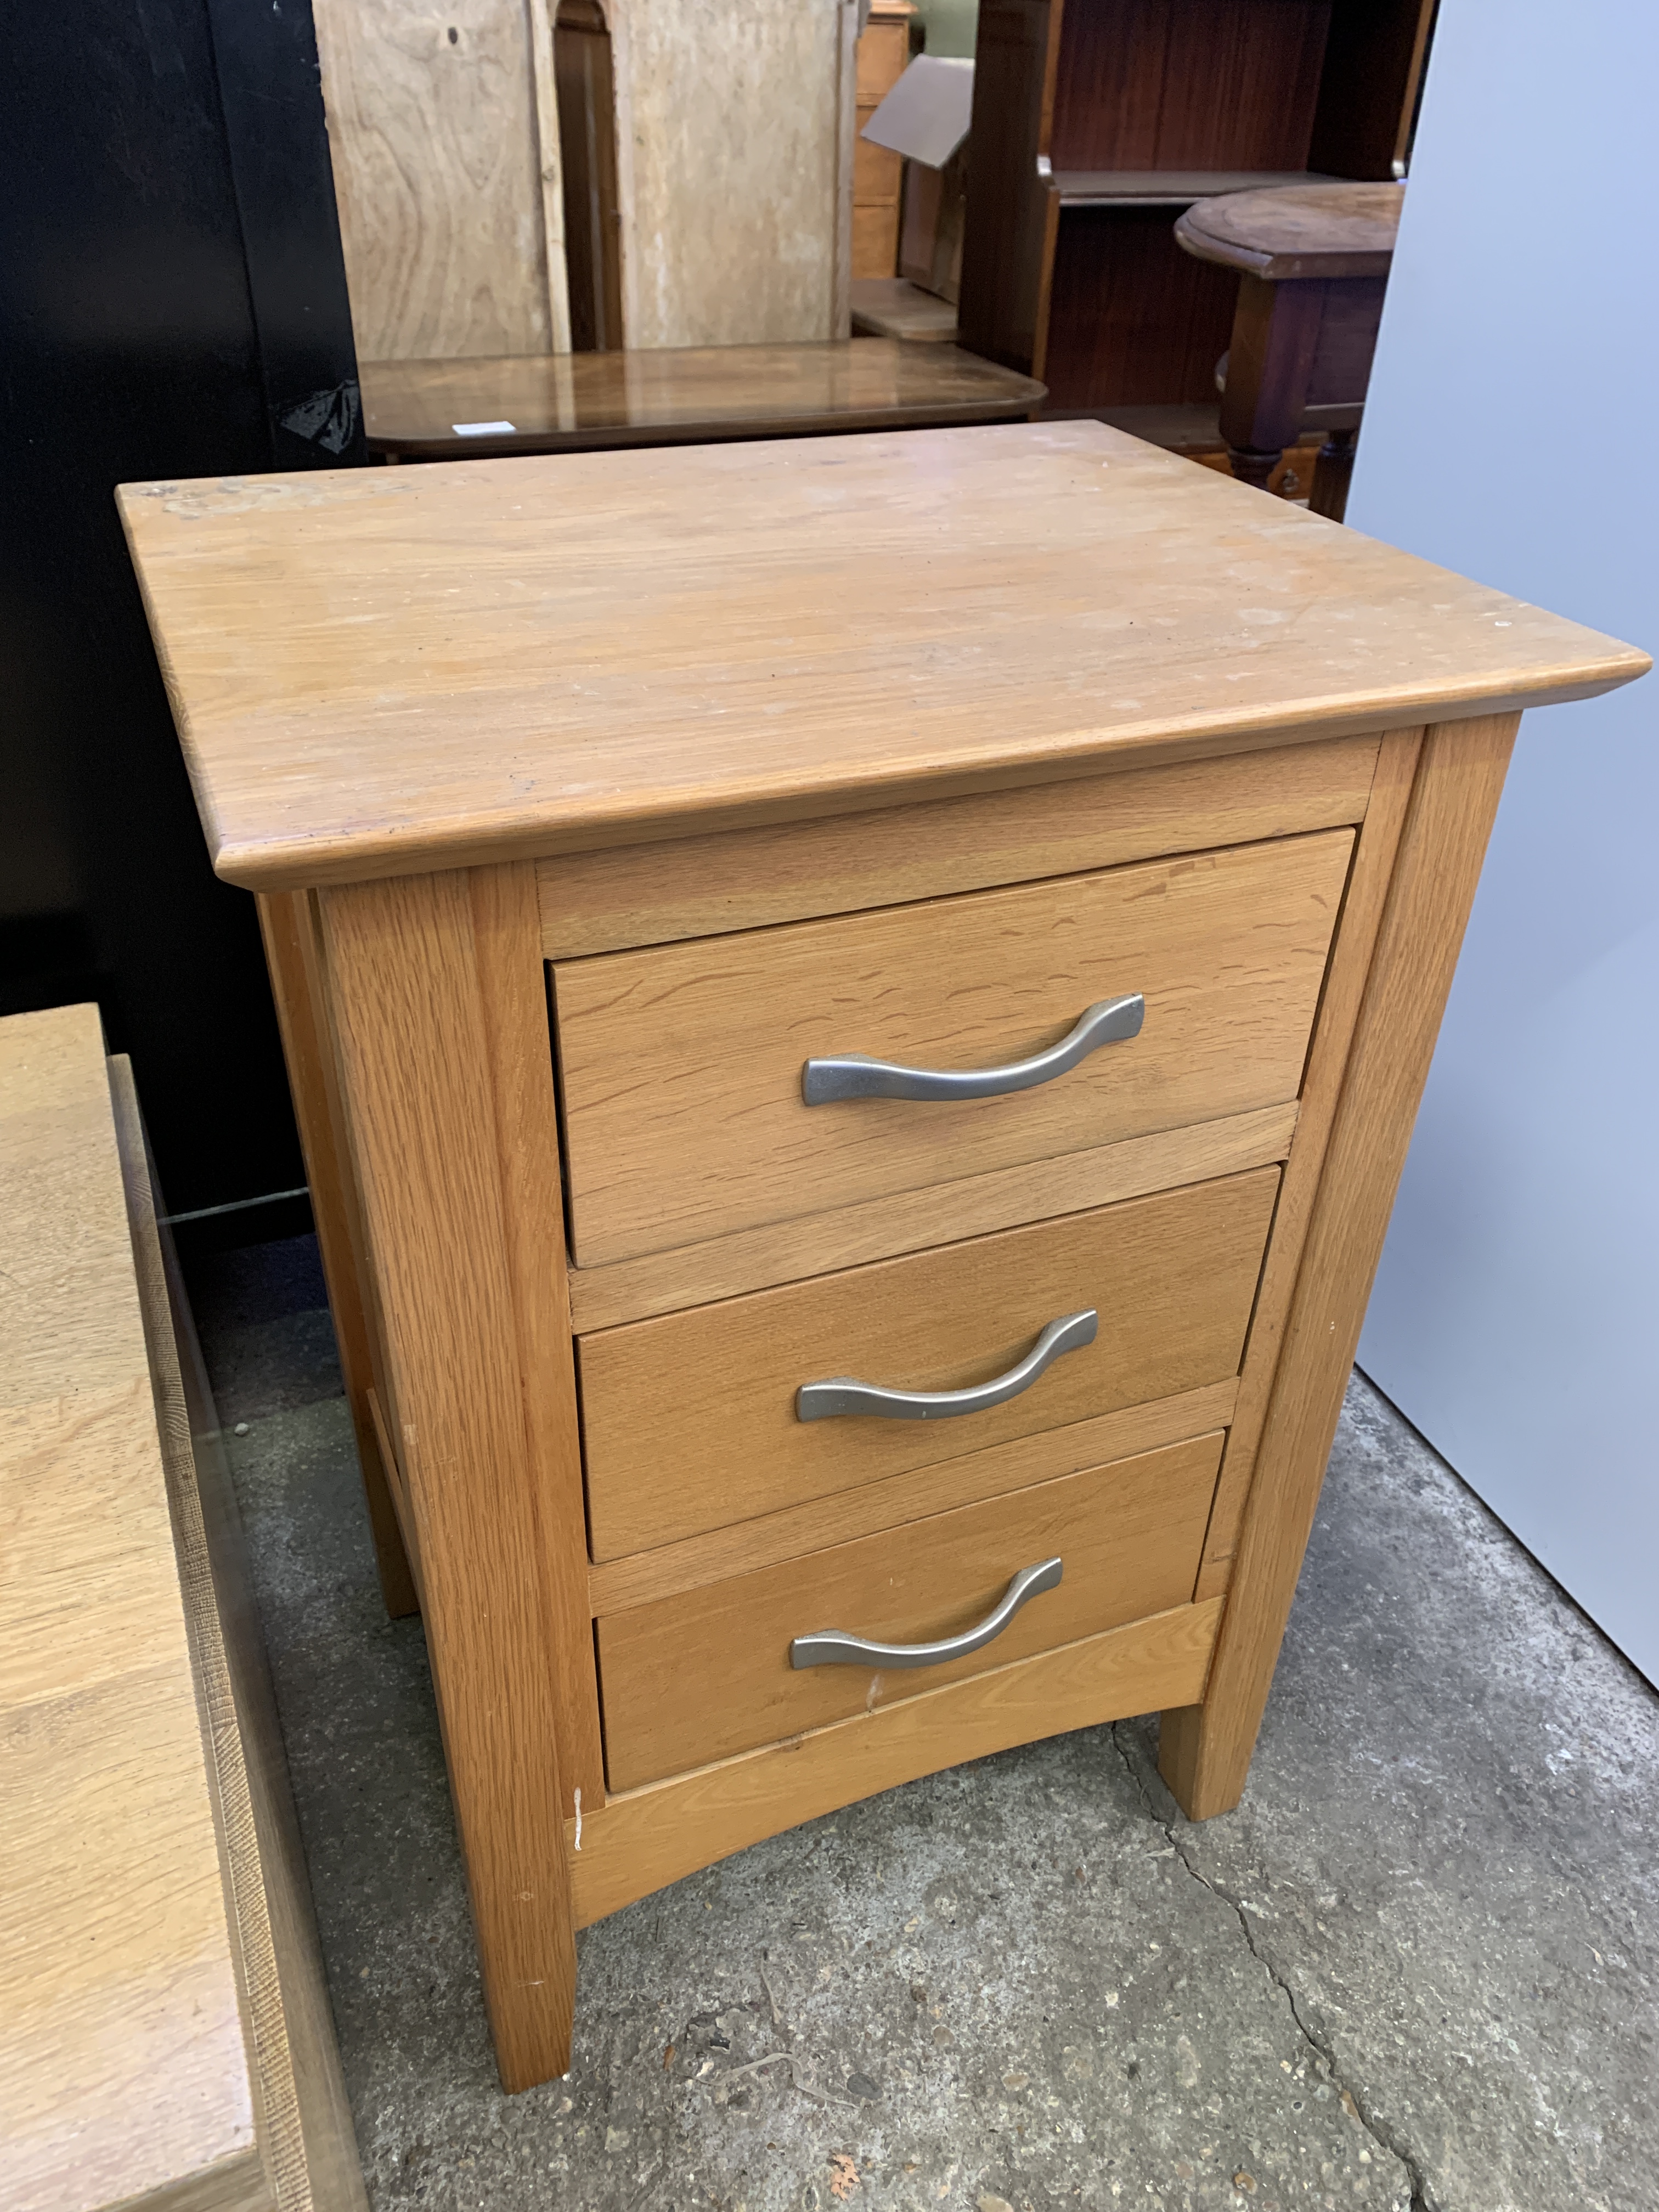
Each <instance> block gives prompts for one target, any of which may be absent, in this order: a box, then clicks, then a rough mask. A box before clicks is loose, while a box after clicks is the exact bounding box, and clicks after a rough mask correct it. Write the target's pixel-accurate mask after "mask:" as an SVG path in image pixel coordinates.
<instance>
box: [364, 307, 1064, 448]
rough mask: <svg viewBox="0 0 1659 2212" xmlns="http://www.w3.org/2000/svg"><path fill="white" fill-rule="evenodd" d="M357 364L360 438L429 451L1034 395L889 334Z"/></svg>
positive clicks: (952, 413) (1027, 386) (1018, 383)
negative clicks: (827, 341) (812, 341)
mask: <svg viewBox="0 0 1659 2212" xmlns="http://www.w3.org/2000/svg"><path fill="white" fill-rule="evenodd" d="M943 304H944V303H943V302H942V301H941V302H939V305H941V306H943ZM948 312H949V313H950V314H951V323H952V325H954V323H955V313H954V311H953V310H952V311H948ZM358 374H359V377H360V380H361V382H362V394H363V428H364V433H365V435H366V436H367V437H368V443H369V447H370V450H371V451H373V452H379V453H392V454H396V455H398V456H399V457H400V458H406V459H428V460H430V459H454V458H455V457H457V456H459V455H462V454H475V453H566V452H576V451H580V450H582V449H583V448H592V447H616V446H665V445H676V444H678V445H701V444H702V443H704V442H706V441H709V440H714V439H722V438H775V437H780V436H784V437H787V436H793V435H799V434H801V433H806V432H817V431H823V430H885V429H902V428H913V427H915V426H919V425H923V424H929V425H931V424H941V423H951V422H1006V421H1011V420H1015V419H1018V417H1019V416H1026V415H1030V413H1031V411H1032V410H1033V409H1034V408H1036V406H1038V405H1039V404H1041V402H1042V398H1043V387H1042V385H1040V384H1038V383H1037V382H1036V380H1034V379H1033V378H1031V377H1029V376H1021V375H1019V374H1018V373H1017V372H1016V371H1015V370H1013V369H1011V368H998V366H997V364H996V363H995V362H989V361H981V359H980V357H979V356H978V355H977V354H971V353H963V352H962V351H961V350H960V349H959V348H957V347H956V346H952V345H932V346H929V347H928V348H927V350H926V352H925V353H921V354H919V353H918V352H917V351H916V350H915V348H914V347H912V346H908V345H903V344H901V343H899V342H898V341H897V340H896V338H891V337H859V338H852V339H849V340H848V341H846V342H845V343H841V344H832V345H759V346H687V347H671V348H665V349H662V350H660V351H654V352H638V353H567V354H544V355H525V356H516V357H513V358H511V359H504V360H499V361H369V362H363V363H362V366H361V368H360V369H359V371H358ZM458 426H459V427H458Z"/></svg>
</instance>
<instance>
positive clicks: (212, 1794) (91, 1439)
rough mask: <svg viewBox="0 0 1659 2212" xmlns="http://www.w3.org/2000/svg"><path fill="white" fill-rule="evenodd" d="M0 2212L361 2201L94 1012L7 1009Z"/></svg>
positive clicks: (142, 1194) (182, 1343)
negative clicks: (6, 2211)
mask: <svg viewBox="0 0 1659 2212" xmlns="http://www.w3.org/2000/svg"><path fill="white" fill-rule="evenodd" d="M192 1443H193V1444H194V1447H195V1449H194V1452H192ZM0 1526H3V1528H4V1536H3V1540H0V1741H3V1744H4V1746H5V1759H4V1790H3V1794H0V2201H3V2203H5V2204H7V2205H8V2206H17V2207H30V2208H35V2207H38V2208H42V2212H45V2208H50V2212H113V2208H115V2207H117V2206H125V2207H128V2208H131V2207H133V2206H137V2205H142V2206H143V2208H144V2212H365V2207H366V2204H367V2201H368V2200H367V2197H366V2194H365V2191H364V2188H363V2183H362V2172H361V2171H360V2169H359V2166H358V2164H357V2154H356V2145H355V2143H354V2142H353V2140H352V2131H351V2115H350V2112H349V2107H348V2106H347V2103H346V2098H345V2087H344V2083H343V2081H342V2079H341V2075H340V2065H339V2059H338V2057H337V2053H336V2051H335V2046H334V2030H333V2025H332V2022H331V2019H330V2016H329V2008H328V1996H327V1991H326V1990H325V1986H324V1981H323V1968H322V1960H321V1958H320V1956H319V1953H318V1949H317V1939H316V1933H315V1929H314V1928H313V1925H312V1921H311V1898H310V1893H309V1890H308V1888H307V1883H306V1873H305V1860H304V1857H303V1854H302V1852H301V1845H300V1837H299V1832H298V1829H297V1827H296V1826H295V1820H294V1811H293V1806H292V1803H291V1802H290V1800H289V1786H288V1772H287V1767H286V1763H285V1761H284V1759H283V1744H282V1735H281V1732H280V1729H279V1728H278V1725H277V1720H276V1707H275V1705H273V1704H272V1702H271V1699H270V1683H269V1680H268V1679H267V1676H266V1674H265V1662H264V1646H263V1643H262V1640H261V1638H260V1633H259V1625H258V1619H257V1617H256V1615H255V1613H254V1612H253V1606H252V1592H251V1590H250V1589H249V1588H248V1585H247V1583H246V1573H245V1565H244V1562H243V1559H242V1557H241V1550H240V1522H239V1521H238V1518H237V1515H236V1507H235V1500H234V1493H233V1492H232V1490H231V1487H230V1474H229V1469H228V1466H227V1464H226V1462H225V1457H224V1451H223V1447H222V1443H221V1442H220V1439H219V1434H218V1424H217V1422H216V1419H214V1417H213V1412H212V1403H211V1400H210V1397H209V1396H208V1395H207V1389H206V1383H205V1377H204V1375H203V1372H202V1369H201V1363H200V1354H199V1352H197V1346H196V1342H195V1336H194V1332H193V1330H192V1328H191V1324H190V1319H189V1311H188V1308H187V1307H186V1306H185V1304H184V1302H183V1298H182V1294H181V1293H180V1291H179V1284H178V1279H177V1273H176V1270H175V1269H173V1268H172V1267H170V1266H169V1262H168V1255H167V1253H166V1252H164V1249H163V1245H162V1242H161V1237H160V1236H158V1233H157V1224H156V1219H155V1202H154V1197H153V1194H152V1188H151V1184H150V1179H149V1169H148V1165H147V1162H146V1158H145V1148H144V1141H143V1130H142V1127H141V1125H140V1121H139V1117H138V1107H137V1097H136V1095H135V1092H134V1089H133V1084H132V1074H131V1068H130V1067H129V1066H128V1065H127V1063H126V1061H125V1060H107V1059H106V1057H105V1052H104V1039H103V1032H102V1030H101V1028H100V1023H99V1018H98V1009H97V1008H96V1007H95V1006H60V1007H55V1008H52V1010H50V1011H48V1012H42V1013H30V1014H16V1015H13V1016H12V1017H11V1018H9V1019H8V1020H5V1021H3V1022H0Z"/></svg>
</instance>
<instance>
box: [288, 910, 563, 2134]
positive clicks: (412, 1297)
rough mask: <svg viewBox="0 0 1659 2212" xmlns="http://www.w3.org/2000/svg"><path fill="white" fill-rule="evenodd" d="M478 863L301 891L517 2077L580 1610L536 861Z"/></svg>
mask: <svg viewBox="0 0 1659 2212" xmlns="http://www.w3.org/2000/svg"><path fill="white" fill-rule="evenodd" d="M477 877H478V878H479V879H480V880H478V881H477V882H475V881H473V880H472V879H471V878H469V876H468V874H467V873H466V872H451V873H446V874H441V875H432V876H415V877H401V878H396V879H394V880H392V881H390V882H384V883H366V884H350V885H348V886H345V887H343V888H341V889H338V890H325V891H322V892H321V893H319V900H318V903H319V914H320V917H321V923H322V945H323V950H324V953H325V968H326V984H327V996H328V1005H329V1011H330V1015H331V1027H332V1031H333V1035H334V1037H335V1040H336V1042H337V1052H338V1066H339V1074H340V1085H341V1092H342V1097H343V1105H344V1111H345V1121H346V1125H347V1127H348V1130H349V1138H350V1149H351V1158H352V1163H353V1166H354V1169H355V1172H356V1184H357V1188H358V1190H359V1192H360V1194H361V1196H362V1210H363V1218H364V1225H365V1229H366V1231H367V1237H368V1249H369V1250H370V1251H371V1252H372V1253H373V1255H374V1291H375V1295H376V1297H377V1301H378V1304H377V1316H378V1333H379V1336H380V1342H381V1346H382V1350H383V1356H384V1361H385V1368H386V1381H387V1386H388V1391H389V1399H388V1402H387V1407H386V1413H387V1421H388V1425H389V1427H390V1430H391V1435H392V1446H393V1449H395V1450H396V1452H397V1454H398V1463H399V1468H400V1470H401V1473H402V1476H403V1480H404V1486H405V1489H406V1491H407V1494H408V1501H409V1510H410V1516H411V1523H412V1527H413V1530H414V1540H415V1546H416V1551H417V1553H418V1554H419V1557H420V1561H421V1596H422V1613H423V1614H424V1616H425V1620H426V1630H427V1645H428V1651H429V1653H430V1655H431V1661H432V1679H433V1686H434V1688H435V1692H436V1693H437V1701H438V1713H439V1718H440V1720H441V1723H442V1727H443V1734H444V1748H445V1752H446V1753H447V1760H448V1765H449V1779H450V1790H451V1793H452V1795H453V1800H454V1805H455V1816H456V1826H457V1827H458V1828H459V1832H460V1838H461V1848H462V1850H463V1853H464V1854H465V1860H466V1871H467V1881H468V1887H469V1888H470V1890H471V1899H472V1914H473V1920H474V1923H475V1925H476V1927H477V1937H478V1956H479V1963H480V1966H481V1967H482V1970H483V1990H484V2002H485V2004H486V2005H487V2007H488V2008H489V2021H490V2027H491V2028H492V2030H493V2032H494V2034H495V2057H496V2063H497V2065H498V2066H499V2068H500V2070H501V2081H502V2083H503V2085H504V2087H506V2088H507V2089H508V2090H518V2089H526V2088H530V2087H533V2086H534V2085H535V2084H536V2083H537V2082H538V2081H547V2080H549V2079H550V2077H551V2076H553V2075H558V2074H562V2073H564V2072H565V2071H566V2070H567V2069H568V2066H569V2063H570V2035H571V2021H572V2015H573V2011H574V2002H575V1986H576V1943H575V1926H574V1914H573V1910H572V1904H571V1895H570V1877H569V1869H568V1864H567V1863H566V1858H565V1843H564V1822H565V1819H566V1816H567V1814H568V1813H569V1812H570V1810H571V1809H572V1808H573V1806H574V1790H575V1789H577V1788H579V1787H580V1781H581V1776H582V1771H583V1770H582V1768H581V1765H580V1759H581V1757H582V1756H583V1753H582V1750H581V1747H580V1743H579V1742H577V1741H576V1740H575V1738H574V1733H573V1724H572V1723H571V1722H570V1721H569V1720H568V1717H566V1716H567V1715H568V1712H569V1711H572V1710H574V1709H575V1707H577V1706H580V1709H581V1710H582V1711H586V1714H587V1716H588V1719H589V1723H590V1726H591V1727H592V1729H595V1730H597V1725H598V1722H597V1700H596V1699H595V1698H594V1696H593V1692H592V1686H591V1680H592V1633H591V1629H590V1627H589V1624H588V1621H587V1620H586V1611H585V1607H584V1608H583V1617H582V1618H581V1619H580V1622H579V1623H573V1622H572V1620H571V1618H570V1615H571V1611H572V1608H571V1605H570V1602H569V1596H568V1589H567V1587H566V1584H567V1583H568V1581H569V1580H570V1579H573V1578H576V1577H581V1576H583V1575H585V1559H583V1558H581V1557H580V1556H577V1553H576V1547H575V1546H574V1544H573V1542H572V1541H570V1539H569V1536H568V1532H565V1531H564V1530H563V1529H562V1526H561V1524H559V1523H557V1522H556V1521H555V1520H554V1518H553V1516H554V1515H555V1514H556V1512H557V1511H559V1510H562V1506H561V1498H562V1492H563V1490H564V1489H566V1488H568V1485H569V1479H570V1477H571V1476H572V1474H573V1473H574V1454H573V1455H572V1456H571V1457H570V1459H569V1462H568V1465H563V1463H562V1465H563V1478H562V1480H558V1479H556V1470H555V1469H553V1468H551V1467H550V1464H549V1462H547V1460H546V1458H545V1457H544V1455H543V1447H544V1443H545V1439H546V1437H547V1434H548V1432H549V1431H550V1430H552V1429H559V1430H561V1431H564V1432H566V1433H567V1434H568V1437H569V1438H570V1440H571V1441H572V1443H574V1376H567V1375H566V1374H565V1371H564V1370H567V1369H568V1368H569V1367H570V1364H571V1354H570V1349H569V1337H568V1325H567V1326H566V1328H565V1329H564V1331H563V1334H562V1335H561V1331H560V1328H559V1326H558V1323H559V1320H560V1316H559V1314H558V1303H559V1297H560V1293H561V1291H562V1284H561V1282H560V1281H559V1279H558V1276H557V1273H556V1267H555V1265H554V1263H553V1254H552V1252H551V1251H550V1249H548V1245H547V1243H546V1241H545V1240H544V1243H543V1249H542V1253H541V1255H540V1256H541V1259H542V1262H543V1264H542V1265H540V1266H539V1267H529V1266H527V1265H526V1264H523V1263H522V1261H523V1255H520V1254H519V1250H518V1246H517V1243H516V1242H515V1228H514V1223H515V1218H516V1217H517V1215H518V1214H520V1213H521V1212H522V1211H523V1209H524V1206H525V1203H526V1200H525V1191H526V1187H527V1184H528V1183H529V1182H539V1183H541V1184H542V1185H544V1186H545V1203H546V1204H547V1206H548V1209H549V1212H550V1216H551V1217H552V1218H556V1207H557V1202H558V1186H557V1181H556V1171H557V1153H556V1146H553V1145H552V1143H551V1141H550V1140H549V1142H548V1143H547V1144H546V1145H545V1146H544V1147H543V1149H542V1150H541V1151H540V1152H538V1161H539V1162H541V1163H542V1164H543V1168H544V1171H543V1172H542V1173H541V1174H540V1176H538V1177H533V1178H526V1176H524V1175H523V1173H522V1172H521V1165H522V1164H521V1162H520V1159H519V1158H518V1154H519V1153H520V1152H521V1151H522V1149H523V1147H524V1146H526V1143H527V1142H529V1141H531V1139H532V1137H533V1135H534V1128H535V1127H541V1126H543V1125H545V1126H546V1127H547V1128H549V1129H550V1127H551V1120H552V1111H553V1108H552V1075H551V1055H550V1050H549V1046H548V1037H547V1015H546V1005H545V1000H544V995H543V992H544V986H543V981H542V966H541V945H540V936H539V930H538V922H537V916H536V903H535V884H534V871H533V869H532V868H531V867H529V866H510V867H507V868H501V869H494V870H490V869H485V870H480V871H477ZM411 1070H414V1071H417V1072H418V1080H416V1079H412V1078H411ZM532 1119H533V1124H534V1126H533V1127H532ZM555 1351H557V1352H560V1353H562V1361H560V1360H556V1359H555V1358H554V1353H555ZM554 1369H557V1375H556V1380H557V1382H558V1385H559V1390H558V1395H557V1397H556V1400H555V1399H554V1398H553V1397H551V1396H550V1372H551V1370H554ZM576 1627H580V1636H578V1635H577V1634H576V1633H575V1632H574V1630H575V1628H576ZM584 1662H585V1664H586V1670H587V1675H586V1680H585V1681H584V1680H583V1677H582V1674H581V1668H582V1667H583V1664H584ZM589 1802H592V1800H591V1799H590V1800H589Z"/></svg>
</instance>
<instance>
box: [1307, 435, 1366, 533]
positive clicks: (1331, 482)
mask: <svg viewBox="0 0 1659 2212" xmlns="http://www.w3.org/2000/svg"><path fill="white" fill-rule="evenodd" d="M1357 435H1358V433H1357V432H1355V431H1353V430H1333V431H1332V432H1331V434H1330V435H1329V437H1328V438H1327V439H1326V441H1325V442H1324V444H1323V445H1322V447H1320V449H1319V459H1318V460H1317V461H1316V464H1315V465H1314V480H1313V490H1312V493H1311V494H1310V497H1309V500H1308V505H1309V506H1310V507H1311V509H1312V510H1313V512H1314V513H1316V514H1322V515H1325V516H1328V518H1329V520H1331V521H1332V522H1340V521H1341V520H1342V518H1343V516H1344V515H1345V514H1346V513H1347V509H1348V485H1349V483H1350V481H1351V480H1352V476H1353V441H1354V439H1355V437H1356V436H1357Z"/></svg>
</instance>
